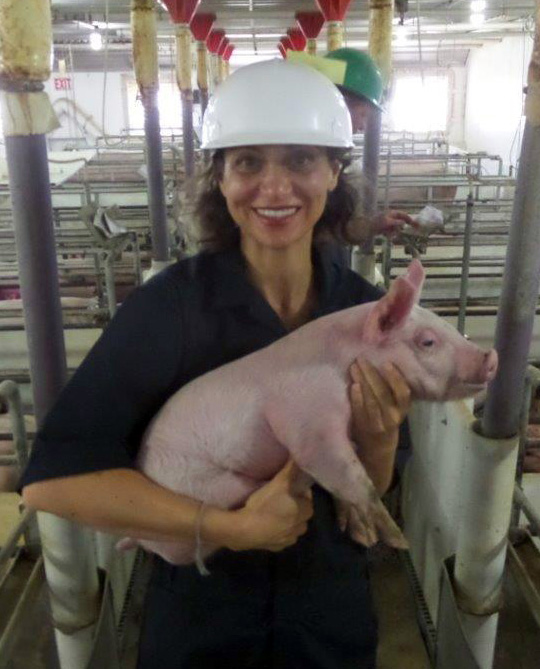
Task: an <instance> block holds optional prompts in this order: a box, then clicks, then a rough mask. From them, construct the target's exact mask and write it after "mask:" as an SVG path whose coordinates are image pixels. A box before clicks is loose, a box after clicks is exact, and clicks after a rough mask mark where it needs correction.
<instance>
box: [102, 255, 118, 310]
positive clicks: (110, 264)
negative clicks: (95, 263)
mask: <svg viewBox="0 0 540 669" xmlns="http://www.w3.org/2000/svg"><path fill="white" fill-rule="evenodd" d="M103 261H104V262H103V265H104V268H105V289H106V292H107V306H108V308H109V315H110V317H111V318H113V317H114V315H115V314H116V311H117V308H118V305H117V301H116V285H115V282H114V251H105V252H104V254H103Z"/></svg>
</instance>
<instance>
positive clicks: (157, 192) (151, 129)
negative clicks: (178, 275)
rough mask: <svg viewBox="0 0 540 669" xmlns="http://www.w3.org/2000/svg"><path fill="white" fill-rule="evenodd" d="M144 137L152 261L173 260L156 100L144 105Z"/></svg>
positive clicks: (147, 101) (148, 101)
mask: <svg viewBox="0 0 540 669" xmlns="http://www.w3.org/2000/svg"><path fill="white" fill-rule="evenodd" d="M144 134H145V137H146V164H147V167H148V204H149V205H150V212H149V213H150V223H151V226H152V249H153V258H154V260H156V261H159V262H167V261H169V260H170V259H171V253H170V239H169V227H168V223H167V206H166V204H165V184H164V181H163V154H162V144H161V130H160V123H159V107H158V105H157V100H156V97H155V96H154V97H153V99H152V101H151V102H150V100H148V99H147V100H146V103H145V105H144Z"/></svg>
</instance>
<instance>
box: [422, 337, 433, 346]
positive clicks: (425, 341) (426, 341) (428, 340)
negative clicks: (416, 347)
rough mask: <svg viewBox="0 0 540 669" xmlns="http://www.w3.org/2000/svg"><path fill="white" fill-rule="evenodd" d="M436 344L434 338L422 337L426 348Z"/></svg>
mask: <svg viewBox="0 0 540 669" xmlns="http://www.w3.org/2000/svg"><path fill="white" fill-rule="evenodd" d="M434 345H435V340H434V339H422V346H423V347H424V348H431V347H432V346H434Z"/></svg>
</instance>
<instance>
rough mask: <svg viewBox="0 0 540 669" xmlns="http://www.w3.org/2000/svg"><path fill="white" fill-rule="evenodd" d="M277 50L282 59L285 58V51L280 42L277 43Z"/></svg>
mask: <svg viewBox="0 0 540 669" xmlns="http://www.w3.org/2000/svg"><path fill="white" fill-rule="evenodd" d="M277 48H278V49H279V53H280V54H281V55H282V56H283V58H287V50H286V49H285V47H284V46H283V44H282V43H281V42H278V45H277Z"/></svg>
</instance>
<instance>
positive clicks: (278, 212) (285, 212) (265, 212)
mask: <svg viewBox="0 0 540 669" xmlns="http://www.w3.org/2000/svg"><path fill="white" fill-rule="evenodd" d="M256 211H257V213H258V214H260V215H261V216H267V217H268V218H284V217H285V216H292V215H293V214H294V213H295V212H296V207H289V208H287V209H257V210H256Z"/></svg>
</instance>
